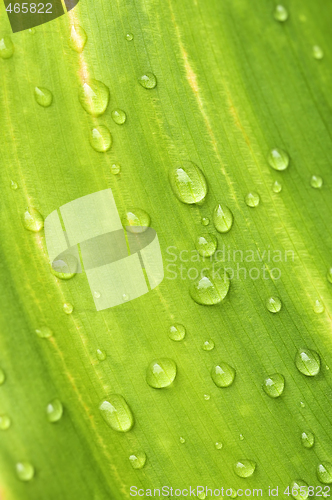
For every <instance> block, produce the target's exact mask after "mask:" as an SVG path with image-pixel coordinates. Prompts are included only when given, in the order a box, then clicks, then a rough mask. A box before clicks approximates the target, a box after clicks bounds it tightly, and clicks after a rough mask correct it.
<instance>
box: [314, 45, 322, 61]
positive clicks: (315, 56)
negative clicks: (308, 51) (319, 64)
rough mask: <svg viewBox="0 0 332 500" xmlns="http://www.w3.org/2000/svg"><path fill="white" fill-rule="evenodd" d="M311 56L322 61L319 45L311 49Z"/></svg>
mask: <svg viewBox="0 0 332 500" xmlns="http://www.w3.org/2000/svg"><path fill="white" fill-rule="evenodd" d="M312 55H313V57H314V59H323V57H324V52H323V49H322V48H321V47H320V46H319V45H314V46H313V47H312Z"/></svg>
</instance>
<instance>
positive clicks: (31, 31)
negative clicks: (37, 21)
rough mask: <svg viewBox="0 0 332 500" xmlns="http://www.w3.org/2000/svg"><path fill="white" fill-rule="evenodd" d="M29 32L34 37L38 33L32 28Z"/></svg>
mask: <svg viewBox="0 0 332 500" xmlns="http://www.w3.org/2000/svg"><path fill="white" fill-rule="evenodd" d="M28 32H29V33H30V35H34V34H35V33H36V30H35V28H30V29H28Z"/></svg>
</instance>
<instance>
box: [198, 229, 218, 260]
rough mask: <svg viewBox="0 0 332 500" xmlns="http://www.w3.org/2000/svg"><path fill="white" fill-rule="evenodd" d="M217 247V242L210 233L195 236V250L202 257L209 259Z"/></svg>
mask: <svg viewBox="0 0 332 500" xmlns="http://www.w3.org/2000/svg"><path fill="white" fill-rule="evenodd" d="M217 245H218V240H217V238H216V237H215V235H214V234H212V233H207V234H203V235H201V236H197V238H196V241H195V247H196V250H197V252H198V253H199V254H200V255H201V256H202V257H210V256H211V255H213V254H214V253H215V251H216V249H217Z"/></svg>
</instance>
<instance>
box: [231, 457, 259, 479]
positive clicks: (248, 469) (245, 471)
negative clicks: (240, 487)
mask: <svg viewBox="0 0 332 500" xmlns="http://www.w3.org/2000/svg"><path fill="white" fill-rule="evenodd" d="M255 469H256V464H255V462H253V461H252V460H247V459H243V460H238V461H237V462H236V463H235V464H234V472H235V474H236V475H237V476H239V477H250V476H252V475H253V473H254V472H255Z"/></svg>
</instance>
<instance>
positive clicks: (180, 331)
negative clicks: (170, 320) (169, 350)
mask: <svg viewBox="0 0 332 500" xmlns="http://www.w3.org/2000/svg"><path fill="white" fill-rule="evenodd" d="M185 335H186V329H185V327H184V326H183V325H181V324H180V323H175V324H174V325H172V326H171V327H170V329H169V334H168V336H169V338H170V339H171V340H175V341H180V340H183V339H184V337H185Z"/></svg>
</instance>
